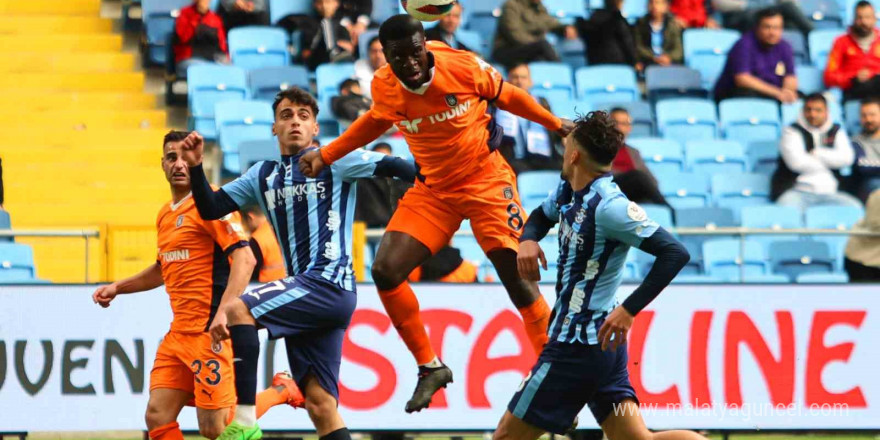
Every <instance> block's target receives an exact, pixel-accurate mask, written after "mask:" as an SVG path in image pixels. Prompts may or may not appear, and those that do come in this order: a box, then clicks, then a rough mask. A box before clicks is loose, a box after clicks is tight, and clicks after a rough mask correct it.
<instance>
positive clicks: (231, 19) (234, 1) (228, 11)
mask: <svg viewBox="0 0 880 440" xmlns="http://www.w3.org/2000/svg"><path fill="white" fill-rule="evenodd" d="M266 3H267V2H266V0H221V1H220V7H219V8H217V9H218V10H217V13H218V14H219V15H220V18H222V19H223V25H224V26H225V27H226V31H227V32H229V31H231V30H232V29H235V28H237V27H241V26H267V25H268V24H269V8H268V7H267V4H266Z"/></svg>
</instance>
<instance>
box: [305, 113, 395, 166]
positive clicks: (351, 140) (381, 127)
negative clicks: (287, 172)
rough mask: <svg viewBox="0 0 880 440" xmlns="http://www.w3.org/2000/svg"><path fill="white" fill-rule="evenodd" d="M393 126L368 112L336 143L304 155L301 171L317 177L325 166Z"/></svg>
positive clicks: (371, 140)
mask: <svg viewBox="0 0 880 440" xmlns="http://www.w3.org/2000/svg"><path fill="white" fill-rule="evenodd" d="M392 125H393V124H392V122H391V121H387V120H384V119H380V118H378V117H376V115H374V114H373V111H372V110H368V111H367V112H366V113H364V114H363V115H361V116H360V117H359V118H357V120H355V121H354V123H352V124H351V126H350V127H348V130H345V132H344V133H342V135H341V136H339V137H338V138H337V139H336V140H335V141H333V142H330V143H329V144H327V145H326V146H324V147H322V148H321V149H320V150H318V151H310V152H308V153H306V154H303V156H302V157H301V158H300V159H299V170H300V172H301V173H303V174H305V175H306V176H308V177H316V176H317V175H318V173H320V172H321V170H322V169H323V168H324V167H325V166H327V165H330V164H332V163H333V162H336V161H337V160H339V159H340V158H342V157H345V156H346V155H348V154H349V153H351V152H352V151H354V150H357V149H358V148H361V147H363V146H364V145H367V144H369V143H370V142H373V141H374V140H376V139H378V138H379V136H382V135H383V134H385V132H386V131H388V129H389V128H391V126H392Z"/></svg>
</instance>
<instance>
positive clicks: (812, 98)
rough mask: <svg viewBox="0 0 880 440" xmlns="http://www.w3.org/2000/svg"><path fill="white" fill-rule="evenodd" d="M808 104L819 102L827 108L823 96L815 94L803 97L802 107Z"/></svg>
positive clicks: (826, 102)
mask: <svg viewBox="0 0 880 440" xmlns="http://www.w3.org/2000/svg"><path fill="white" fill-rule="evenodd" d="M808 102H821V103H822V105H824V106H825V107H828V100H827V99H825V95H823V94H821V93H819V92H815V93H810V94H809V95H807V96H805V97H804V105H807V103H808Z"/></svg>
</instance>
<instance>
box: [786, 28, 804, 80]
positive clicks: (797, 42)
mask: <svg viewBox="0 0 880 440" xmlns="http://www.w3.org/2000/svg"><path fill="white" fill-rule="evenodd" d="M782 39H784V40H785V41H787V42H788V44H789V45H791V50H792V52H794V64H795V65H796V66H797V67H796V69H795V71H796V72H797V73H800V69H801V68H802V67H804V65H805V64H807V63H809V61H810V53H809V51H807V40H806V39H805V38H804V34H802V33H801V31H796V30H792V29H789V30H785V31H782ZM799 79H800V78H799ZM798 85H799V86H800V84H798Z"/></svg>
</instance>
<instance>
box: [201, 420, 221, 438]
mask: <svg viewBox="0 0 880 440" xmlns="http://www.w3.org/2000/svg"><path fill="white" fill-rule="evenodd" d="M225 428H226V427H225V426H223V425H222V424H219V423H208V424H205V425H200V426H199V435H201V436H202V437H204V438H207V439H210V440H214V439H216V438H217V437H220V434H222V433H223V430H224V429H225Z"/></svg>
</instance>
